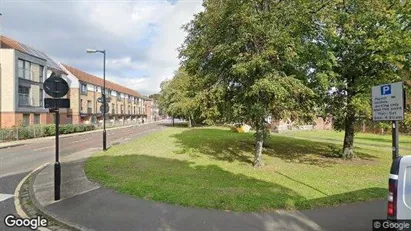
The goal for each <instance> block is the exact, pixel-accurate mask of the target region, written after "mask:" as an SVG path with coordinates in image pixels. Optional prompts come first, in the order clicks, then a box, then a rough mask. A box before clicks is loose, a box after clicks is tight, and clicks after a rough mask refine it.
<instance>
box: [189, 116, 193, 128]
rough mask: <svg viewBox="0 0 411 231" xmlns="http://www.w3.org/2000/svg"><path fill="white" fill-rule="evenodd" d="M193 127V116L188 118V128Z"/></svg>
mask: <svg viewBox="0 0 411 231" xmlns="http://www.w3.org/2000/svg"><path fill="white" fill-rule="evenodd" d="M192 126H193V125H192V124H191V116H188V127H189V128H191V127H192Z"/></svg>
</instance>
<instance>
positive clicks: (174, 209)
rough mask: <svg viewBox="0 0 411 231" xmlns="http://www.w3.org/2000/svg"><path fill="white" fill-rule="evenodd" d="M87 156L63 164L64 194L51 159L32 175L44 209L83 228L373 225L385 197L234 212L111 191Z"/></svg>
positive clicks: (368, 227) (381, 215) (348, 227)
mask: <svg viewBox="0 0 411 231" xmlns="http://www.w3.org/2000/svg"><path fill="white" fill-rule="evenodd" d="M84 160H85V159H81V160H77V161H71V162H68V163H66V164H64V165H63V166H65V168H64V169H65V171H63V182H62V192H64V193H63V195H62V200H60V201H58V202H55V201H53V196H52V195H53V194H52V192H53V191H52V187H53V186H52V180H53V179H52V177H50V175H52V169H53V168H52V165H49V166H48V167H46V168H44V169H43V170H41V171H40V172H38V173H37V174H36V175H35V180H34V184H33V190H34V192H35V193H34V194H35V197H36V201H37V202H38V203H39V204H40V206H43V208H44V209H45V210H46V211H47V212H46V213H47V214H48V215H50V216H52V217H55V218H58V220H60V221H62V222H64V223H66V224H69V225H71V226H74V227H77V228H79V229H81V230H124V231H127V230H199V231H201V230H227V231H229V230H233V231H238V230H372V219H377V218H381V219H382V218H384V216H385V211H386V210H385V209H386V202H385V201H384V200H377V201H373V202H367V203H356V204H348V205H342V206H339V207H333V208H318V209H313V210H306V211H276V212H270V213H236V212H224V211H217V210H210V209H198V208H188V207H181V206H174V205H168V204H164V203H159V202H153V201H148V200H143V199H136V198H134V197H131V196H128V195H125V194H121V193H118V192H115V191H113V190H110V189H106V188H104V187H100V186H99V185H97V184H95V183H93V182H90V181H88V179H87V177H86V176H85V174H84V170H83V164H84Z"/></svg>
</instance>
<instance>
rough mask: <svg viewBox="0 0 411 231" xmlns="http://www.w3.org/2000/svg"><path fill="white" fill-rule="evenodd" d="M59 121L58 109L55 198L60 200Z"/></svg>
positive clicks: (57, 113) (57, 110)
mask: <svg viewBox="0 0 411 231" xmlns="http://www.w3.org/2000/svg"><path fill="white" fill-rule="evenodd" d="M59 123H60V113H59V109H56V163H54V200H56V201H57V200H60V185H61V168H60V162H59V133H60V131H59Z"/></svg>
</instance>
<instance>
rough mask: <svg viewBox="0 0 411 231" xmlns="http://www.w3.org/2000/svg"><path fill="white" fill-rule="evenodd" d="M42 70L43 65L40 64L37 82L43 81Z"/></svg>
mask: <svg viewBox="0 0 411 231" xmlns="http://www.w3.org/2000/svg"><path fill="white" fill-rule="evenodd" d="M43 72H44V67H43V66H40V72H39V80H40V81H39V82H41V83H42V82H44V81H43Z"/></svg>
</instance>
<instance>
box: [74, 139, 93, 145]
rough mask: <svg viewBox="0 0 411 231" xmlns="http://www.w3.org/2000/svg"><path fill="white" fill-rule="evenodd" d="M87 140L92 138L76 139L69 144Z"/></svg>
mask: <svg viewBox="0 0 411 231" xmlns="http://www.w3.org/2000/svg"><path fill="white" fill-rule="evenodd" d="M86 140H91V138H86V139H81V140H76V141H73V142H70V143H69V144H75V143H78V142H84V141H86Z"/></svg>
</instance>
